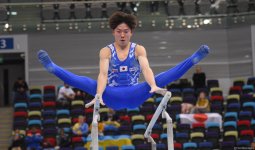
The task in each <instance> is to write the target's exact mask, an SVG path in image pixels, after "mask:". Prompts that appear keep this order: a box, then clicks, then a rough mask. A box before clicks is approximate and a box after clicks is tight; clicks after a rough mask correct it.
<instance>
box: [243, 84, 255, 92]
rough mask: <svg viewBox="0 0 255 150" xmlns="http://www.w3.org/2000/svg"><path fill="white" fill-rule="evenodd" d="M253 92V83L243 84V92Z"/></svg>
mask: <svg viewBox="0 0 255 150" xmlns="http://www.w3.org/2000/svg"><path fill="white" fill-rule="evenodd" d="M253 92H254V86H253V85H244V86H243V94H249V93H253Z"/></svg>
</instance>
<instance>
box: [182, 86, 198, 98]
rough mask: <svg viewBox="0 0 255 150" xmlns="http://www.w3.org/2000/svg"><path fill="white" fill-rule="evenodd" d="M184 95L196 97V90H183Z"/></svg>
mask: <svg viewBox="0 0 255 150" xmlns="http://www.w3.org/2000/svg"><path fill="white" fill-rule="evenodd" d="M182 94H183V97H186V96H194V95H195V90H194V89H193V88H184V89H183V90H182Z"/></svg>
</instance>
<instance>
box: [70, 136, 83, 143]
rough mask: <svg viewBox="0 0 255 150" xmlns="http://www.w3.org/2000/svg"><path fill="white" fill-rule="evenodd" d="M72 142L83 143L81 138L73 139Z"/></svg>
mask: <svg viewBox="0 0 255 150" xmlns="http://www.w3.org/2000/svg"><path fill="white" fill-rule="evenodd" d="M72 142H82V138H81V137H80V136H76V137H72Z"/></svg>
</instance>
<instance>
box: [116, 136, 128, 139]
mask: <svg viewBox="0 0 255 150" xmlns="http://www.w3.org/2000/svg"><path fill="white" fill-rule="evenodd" d="M130 138H131V136H130V135H118V136H116V139H130Z"/></svg>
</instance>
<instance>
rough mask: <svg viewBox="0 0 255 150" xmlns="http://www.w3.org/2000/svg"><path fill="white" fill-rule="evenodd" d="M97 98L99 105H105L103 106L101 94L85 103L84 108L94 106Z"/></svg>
mask: <svg viewBox="0 0 255 150" xmlns="http://www.w3.org/2000/svg"><path fill="white" fill-rule="evenodd" d="M97 97H99V101H100V104H101V105H103V106H104V105H105V104H104V101H103V98H102V95H101V94H96V96H95V98H94V99H93V100H92V101H91V102H89V103H87V104H86V105H85V107H86V108H89V107H90V106H92V105H94V104H95V102H96V98H97Z"/></svg>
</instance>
